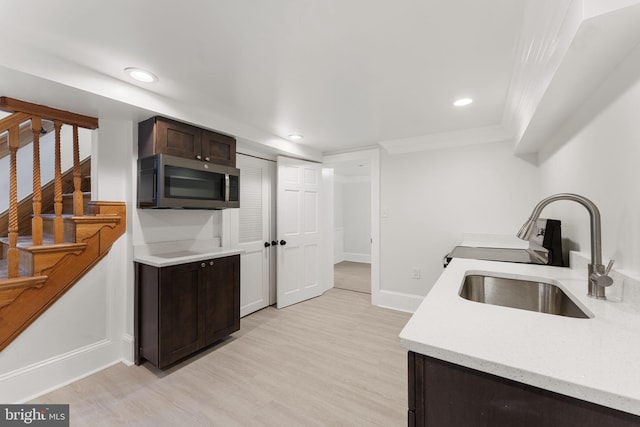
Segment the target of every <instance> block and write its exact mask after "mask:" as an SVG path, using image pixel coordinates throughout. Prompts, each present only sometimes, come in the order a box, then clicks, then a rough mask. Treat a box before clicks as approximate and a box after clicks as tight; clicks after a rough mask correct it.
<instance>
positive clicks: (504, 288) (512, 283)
mask: <svg viewBox="0 0 640 427" xmlns="http://www.w3.org/2000/svg"><path fill="white" fill-rule="evenodd" d="M460 296H461V297H462V298H465V299H468V300H469V301H475V302H481V303H485V304H492V305H499V306H503V307H511V308H519V309H521V310H529V311H537V312H539V313H547V314H555V315H557V316H566V317H575V318H579V319H588V318H590V317H591V316H589V315H587V314H586V313H585V312H584V311H583V310H582V309H581V308H580V307H578V305H577V304H576V303H575V302H574V301H573V300H572V299H571V298H570V297H569V295H567V294H566V293H565V292H564V291H563V290H562V289H561V288H559V287H558V286H556V285H554V284H552V283H548V282H542V281H534V280H520V279H512V278H505V277H496V276H488V275H483V274H468V275H466V276H465V278H464V282H463V283H462V287H461V289H460Z"/></svg>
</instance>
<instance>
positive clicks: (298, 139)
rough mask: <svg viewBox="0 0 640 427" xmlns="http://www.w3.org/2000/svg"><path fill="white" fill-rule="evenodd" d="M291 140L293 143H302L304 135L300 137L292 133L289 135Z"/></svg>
mask: <svg viewBox="0 0 640 427" xmlns="http://www.w3.org/2000/svg"><path fill="white" fill-rule="evenodd" d="M289 139H290V140H292V141H300V140H301V139H302V135H300V134H299V133H292V134H291V135H289Z"/></svg>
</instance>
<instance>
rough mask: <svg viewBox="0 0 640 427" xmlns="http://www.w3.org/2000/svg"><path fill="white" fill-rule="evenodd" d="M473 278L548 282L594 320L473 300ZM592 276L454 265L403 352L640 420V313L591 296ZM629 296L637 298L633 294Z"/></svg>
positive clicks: (414, 321)
mask: <svg viewBox="0 0 640 427" xmlns="http://www.w3.org/2000/svg"><path fill="white" fill-rule="evenodd" d="M572 265H573V264H572ZM471 272H475V273H499V275H501V276H506V277H514V278H523V277H521V276H525V277H524V278H533V279H534V280H535V279H542V280H545V281H550V282H552V283H553V284H555V285H557V286H559V287H561V288H562V289H563V290H564V291H565V293H567V294H569V295H570V296H571V297H572V299H573V300H574V302H576V303H578V305H579V306H580V307H581V308H582V309H583V310H585V309H586V311H587V312H588V313H589V314H591V315H593V317H592V318H590V319H576V318H570V317H561V316H555V315H551V314H543V313H537V312H531V311H525V310H519V309H514V308H508V307H500V306H495V305H490V304H482V303H478V302H473V301H468V300H466V299H464V298H462V297H460V296H459V295H458V292H459V291H460V287H461V285H462V282H463V278H464V276H465V274H467V273H471ZM586 277H587V272H586V267H584V271H583V270H582V269H581V268H580V269H578V268H577V267H576V268H575V269H570V268H562V267H550V266H542V265H529V264H514V263H503V262H495V261H481V260H474V259H454V260H452V262H451V263H450V264H449V266H448V267H447V268H446V269H445V270H444V272H443V273H442V275H441V276H440V278H439V279H438V281H437V282H436V283H435V285H434V286H433V288H432V289H431V291H430V292H429V294H428V295H427V296H426V297H425V299H424V301H423V302H422V304H421V305H420V306H419V307H418V309H417V310H416V312H415V313H414V315H413V316H412V317H411V319H410V320H409V322H408V323H407V325H406V326H405V328H404V329H403V330H402V332H401V333H400V341H401V345H402V346H403V347H404V348H406V349H408V350H410V351H414V352H417V353H421V354H424V355H426V356H431V357H435V358H438V359H441V360H445V361H449V362H452V363H456V364H458V365H462V366H466V367H469V368H473V369H476V370H479V371H483V372H487V373H490V374H494V375H498V376H501V377H504V378H509V379H512V380H515V381H519V382H522V383H525V384H530V385H533V386H536V387H539V388H543V389H547V390H551V391H554V392H557V393H561V394H565V395H568V396H572V397H576V398H578V399H582V400H586V401H590V402H594V403H597V404H600V405H604V406H608V407H612V408H615V409H619V410H622V411H626V412H630V413H633V414H636V415H640V309H639V308H638V305H637V304H635V303H634V304H630V303H626V302H625V303H623V302H620V299H619V298H618V301H615V300H611V301H610V300H607V301H603V300H596V299H594V298H589V297H587V295H586V293H587V278H586ZM614 279H616V277H615V276H614ZM616 285H617V282H616V284H614V287H616ZM612 288H613V287H612ZM610 289H611V288H610ZM608 291H609V289H608ZM625 293H628V294H629V295H631V294H632V292H631V290H630V289H629V291H628V292H627V291H626V290H625ZM620 294H621V291H620V290H619V289H618V290H612V292H611V295H612V296H613V298H617V297H616V295H620Z"/></svg>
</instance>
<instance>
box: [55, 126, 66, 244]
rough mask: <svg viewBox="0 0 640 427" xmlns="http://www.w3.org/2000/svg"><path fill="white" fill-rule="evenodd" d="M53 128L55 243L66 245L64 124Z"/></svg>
mask: <svg viewBox="0 0 640 427" xmlns="http://www.w3.org/2000/svg"><path fill="white" fill-rule="evenodd" d="M53 127H54V128H55V131H56V145H55V180H54V198H53V212H54V213H55V218H54V219H53V242H54V243H64V221H63V219H62V170H61V169H62V166H61V160H60V129H61V128H62V122H61V121H58V120H56V121H54V122H53Z"/></svg>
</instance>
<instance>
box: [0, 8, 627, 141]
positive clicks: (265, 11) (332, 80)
mask: <svg viewBox="0 0 640 427" xmlns="http://www.w3.org/2000/svg"><path fill="white" fill-rule="evenodd" d="M585 1H588V0H585ZM611 1H613V2H614V3H616V2H617V3H620V2H624V3H635V2H631V1H629V0H626V1H625V0H611ZM543 3H545V4H546V5H547V8H551V9H554V10H556V12H554V13H556V15H557V16H559V17H560V18H562V19H560V21H563V22H564V20H565V19H564V18H565V15H566V9H567V5H568V4H570V3H571V4H573V3H575V2H572V1H570V0H553V1H551V0H545V1H542V2H541V0H490V1H478V0H394V1H385V0H269V1H260V0H253V1H247V0H235V1H222V0H183V1H179V2H173V1H171V2H170V1H157V0H155V1H152V0H135V1H131V0H109V1H102V2H98V1H86V0H58V1H41V0H20V1H19V2H16V1H14V0H0V15H1V16H2V26H0V65H1V66H4V67H6V68H7V69H10V70H17V71H20V72H23V73H28V74H30V75H33V76H37V77H38V78H42V79H45V80H47V81H51V82H56V83H57V84H58V85H63V87H67V86H70V87H73V88H76V89H79V90H75V91H71V90H70V91H69V92H68V94H67V95H66V96H64V97H63V98H62V99H60V101H59V103H57V104H51V103H50V102H49V104H48V105H51V106H54V107H58V108H67V109H73V110H74V111H76V112H80V113H83V114H92V115H100V117H101V118H103V117H104V115H105V114H117V111H118V110H119V108H117V106H116V107H114V105H118V103H125V104H129V105H132V106H134V108H131V107H128V108H124V109H122V110H123V111H125V112H126V113H127V114H129V116H130V117H131V119H132V120H141V119H143V118H146V117H144V116H145V115H146V116H149V115H152V114H162V115H166V116H171V117H175V118H178V119H181V120H184V121H190V122H193V123H196V124H199V125H202V126H205V127H209V128H212V129H216V130H218V131H221V132H225V133H229V134H232V135H235V136H237V137H238V138H239V140H246V141H249V142H255V143H260V144H265V145H267V146H269V145H271V146H283V144H287V142H286V139H287V136H288V135H289V134H291V133H301V134H303V135H304V137H305V138H304V140H303V141H302V142H301V145H302V146H303V148H309V149H311V150H316V151H317V152H325V153H326V152H339V151H341V150H350V149H354V148H356V147H366V146H371V145H375V144H378V143H385V142H387V143H389V141H396V140H407V139H408V140H411V139H412V138H413V139H415V138H422V137H428V136H429V135H438V136H440V137H442V136H445V137H442V138H440V139H441V140H443V141H446V140H447V138H446V135H454V136H455V135H462V136H464V135H467V134H468V133H469V132H474V130H476V129H481V130H482V129H484V130H485V131H486V130H487V129H489V130H493V129H498V130H499V132H498V133H500V132H502V131H503V129H502V128H503V126H502V125H503V123H504V118H505V117H507V116H508V115H509V111H508V110H509V108H511V105H510V103H509V102H508V100H509V97H511V98H513V94H514V93H515V92H514V82H518V79H517V78H516V77H518V75H515V74H514V73H521V70H519V68H518V66H519V65H520V66H521V65H522V57H521V56H519V55H521V54H522V47H523V43H522V41H523V29H526V28H527V11H530V10H531V7H537V5H541V4H543ZM532 5H533V6H532ZM549 5H551V6H549ZM552 12H553V11H552ZM529 14H530V13H529ZM538 18H539V19H544V18H545V17H544V16H542V17H538ZM529 24H530V22H529ZM558 25H560V24H558ZM551 30H552V32H553V31H557V28H552V29H551ZM556 35H557V34H556ZM543 39H544V38H543ZM129 66H135V67H141V68H145V69H148V70H150V71H153V72H154V73H155V74H156V75H157V76H158V77H159V79H160V80H159V82H157V83H154V84H148V85H147V84H142V83H135V82H132V81H131V80H130V79H129V77H128V76H127V75H125V74H124V72H123V69H124V68H125V67H129ZM0 71H1V70H0ZM4 74H5V75H9V74H10V73H9V72H8V71H7V70H5V71H4ZM1 83H2V82H0V90H3V91H4V92H3V93H0V95H7V96H16V95H13V94H12V93H11V91H12V90H15V89H14V88H15V86H14V85H5V86H4V87H3V85H2V84H1ZM7 91H8V92H9V93H7ZM52 91H53V89H52ZM60 91H61V89H60V87H59V86H56V88H55V92H60ZM43 92H44V93H43ZM46 92H47V90H46V89H45V90H42V91H41V92H40V93H41V95H40V97H37V98H36V99H25V100H29V101H32V102H38V103H44V101H43V100H42V99H43V98H46V96H45V95H46ZM62 92H63V93H64V91H62ZM86 93H89V94H91V96H87V94H86ZM461 96H469V97H472V98H473V99H474V100H475V102H474V103H473V104H472V105H471V106H468V107H464V108H462V109H456V108H454V107H453V106H452V105H451V103H452V102H453V100H455V99H456V98H458V97H461ZM16 97H19V98H21V99H24V96H21V95H20V93H18V94H17V96H16ZM105 98H106V99H108V100H112V101H117V103H113V102H112V103H111V104H109V103H106V104H109V105H111V106H110V107H109V108H107V109H105V108H104V107H103V106H104V105H105V101H104V99H105ZM76 101H77V102H76ZM511 101H513V99H512V100H511ZM78 108H80V109H81V110H78ZM107 110H108V112H107ZM121 113H122V111H121ZM489 133H490V134H491V135H490V136H487V138H495V136H494V134H495V132H493V131H491V132H489ZM383 145H384V144H383Z"/></svg>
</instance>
